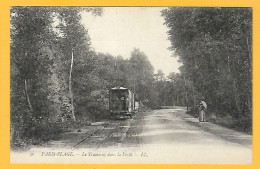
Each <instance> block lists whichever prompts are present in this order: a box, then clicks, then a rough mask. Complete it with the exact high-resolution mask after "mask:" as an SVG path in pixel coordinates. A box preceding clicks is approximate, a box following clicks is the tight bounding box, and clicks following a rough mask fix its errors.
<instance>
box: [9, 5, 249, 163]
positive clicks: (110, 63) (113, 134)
mask: <svg viewBox="0 0 260 169" xmlns="http://www.w3.org/2000/svg"><path fill="white" fill-rule="evenodd" d="M252 12H253V9H252V8H251V7H106V6H104V7H94V6H85V7H83V6H67V7H63V6H60V7H58V6H11V7H10V163H64V164H77V163H79V164H252V162H253V161H252V159H253V154H252V153H253V150H252V135H253V129H252V126H253V125H252V123H253V117H252V34H253V33H252V22H253V21H252Z"/></svg>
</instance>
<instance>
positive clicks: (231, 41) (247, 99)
mask: <svg viewBox="0 0 260 169" xmlns="http://www.w3.org/2000/svg"><path fill="white" fill-rule="evenodd" d="M162 15H163V17H164V19H165V24H166V25H167V27H168V28H169V31H168V35H169V39H170V41H171V48H170V49H171V50H172V51H173V52H175V53H176V54H178V55H179V57H180V61H181V62H182V63H183V66H182V68H181V69H180V70H181V73H182V74H183V75H185V76H187V78H188V80H190V81H191V82H192V85H193V87H194V88H195V90H196V91H197V92H198V93H199V94H200V95H202V96H203V97H204V98H205V101H206V102H207V103H208V104H209V107H211V108H212V109H213V110H214V111H216V112H217V113H218V114H220V115H222V116H226V115H231V116H232V117H233V118H236V119H241V120H243V119H244V120H245V121H247V122H245V124H246V125H248V126H247V127H250V126H251V114H252V50H251V48H252V9H251V8H183V7H179V8H169V9H166V10H163V11H162Z"/></svg>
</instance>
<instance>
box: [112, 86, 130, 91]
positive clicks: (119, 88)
mask: <svg viewBox="0 0 260 169" xmlns="http://www.w3.org/2000/svg"><path fill="white" fill-rule="evenodd" d="M112 90H127V88H125V87H113V88H112Z"/></svg>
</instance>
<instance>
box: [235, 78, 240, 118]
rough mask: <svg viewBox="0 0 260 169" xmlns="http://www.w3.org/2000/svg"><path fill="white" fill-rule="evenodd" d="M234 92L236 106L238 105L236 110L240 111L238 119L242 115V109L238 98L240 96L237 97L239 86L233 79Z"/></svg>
mask: <svg viewBox="0 0 260 169" xmlns="http://www.w3.org/2000/svg"><path fill="white" fill-rule="evenodd" d="M233 92H234V99H235V105H236V108H237V111H238V117H239V116H240V115H241V109H240V106H239V98H238V95H237V84H236V80H235V79H233Z"/></svg>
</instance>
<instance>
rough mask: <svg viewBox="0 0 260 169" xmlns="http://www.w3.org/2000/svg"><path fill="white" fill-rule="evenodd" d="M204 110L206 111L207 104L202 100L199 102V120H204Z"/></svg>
mask: <svg viewBox="0 0 260 169" xmlns="http://www.w3.org/2000/svg"><path fill="white" fill-rule="evenodd" d="M206 111H207V104H206V102H204V101H201V102H200V105H199V121H200V122H206Z"/></svg>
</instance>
